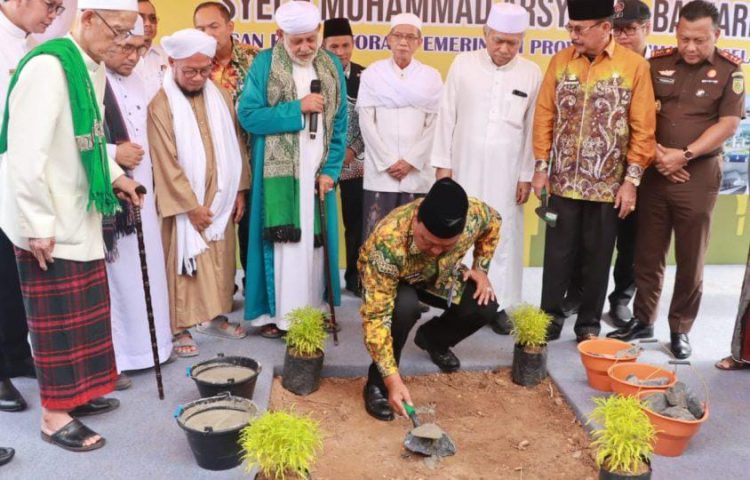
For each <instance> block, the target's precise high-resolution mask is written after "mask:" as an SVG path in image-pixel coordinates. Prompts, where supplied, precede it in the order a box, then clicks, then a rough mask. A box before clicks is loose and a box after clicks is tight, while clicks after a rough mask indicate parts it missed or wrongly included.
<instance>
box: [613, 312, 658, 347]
mask: <svg viewBox="0 0 750 480" xmlns="http://www.w3.org/2000/svg"><path fill="white" fill-rule="evenodd" d="M653 336H654V327H653V326H652V325H646V324H645V323H643V322H641V321H640V320H638V319H637V318H633V319H632V320H631V321H630V322H628V324H627V325H625V326H624V327H622V328H618V329H617V330H613V331H611V332H609V333H608V334H607V338H614V339H615V340H622V341H623V342H629V341H631V340H635V339H636V338H652V337H653Z"/></svg>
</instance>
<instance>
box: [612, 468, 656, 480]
mask: <svg viewBox="0 0 750 480" xmlns="http://www.w3.org/2000/svg"><path fill="white" fill-rule="evenodd" d="M651 471H652V470H651V465H649V466H648V472H645V473H641V474H639V475H626V474H622V473H614V472H610V471H608V470H605V469H604V467H602V469H601V470H599V480H651Z"/></svg>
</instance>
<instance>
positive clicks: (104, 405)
mask: <svg viewBox="0 0 750 480" xmlns="http://www.w3.org/2000/svg"><path fill="white" fill-rule="evenodd" d="M119 406H120V401H119V400H118V399H116V398H104V397H99V398H95V399H93V400H91V401H90V402H88V403H84V404H83V405H81V406H78V407H76V408H74V409H73V410H71V411H69V412H68V415H70V416H71V417H90V416H92V415H99V414H102V413H107V412H111V411H112V410H114V409H116V408H117V407H119Z"/></svg>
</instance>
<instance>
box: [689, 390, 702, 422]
mask: <svg viewBox="0 0 750 480" xmlns="http://www.w3.org/2000/svg"><path fill="white" fill-rule="evenodd" d="M687 404H688V406H687V408H688V410H690V413H692V414H693V416H694V417H695V419H696V420H700V419H701V418H703V415H705V414H706V410H705V409H704V408H703V402H701V400H700V398H698V397H697V396H695V395H694V394H693V393H688V397H687Z"/></svg>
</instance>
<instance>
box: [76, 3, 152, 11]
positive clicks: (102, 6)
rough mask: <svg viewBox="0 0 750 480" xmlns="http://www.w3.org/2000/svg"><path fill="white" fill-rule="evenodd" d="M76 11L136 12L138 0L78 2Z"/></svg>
mask: <svg viewBox="0 0 750 480" xmlns="http://www.w3.org/2000/svg"><path fill="white" fill-rule="evenodd" d="M78 10H119V11H121V12H137V11H138V0H78Z"/></svg>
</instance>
